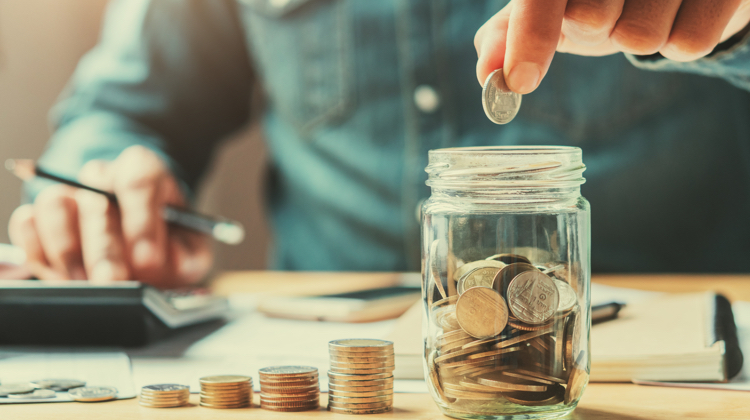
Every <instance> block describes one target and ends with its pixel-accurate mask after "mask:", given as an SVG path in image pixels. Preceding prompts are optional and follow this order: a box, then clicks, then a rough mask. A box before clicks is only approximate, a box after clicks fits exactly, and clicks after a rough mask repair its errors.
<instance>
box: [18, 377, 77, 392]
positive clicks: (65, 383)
mask: <svg viewBox="0 0 750 420" xmlns="http://www.w3.org/2000/svg"><path fill="white" fill-rule="evenodd" d="M31 384H32V385H34V386H35V387H37V388H39V389H51V390H53V391H68V390H70V389H73V388H80V387H82V386H86V382H85V381H79V380H78V379H42V380H37V381H31Z"/></svg>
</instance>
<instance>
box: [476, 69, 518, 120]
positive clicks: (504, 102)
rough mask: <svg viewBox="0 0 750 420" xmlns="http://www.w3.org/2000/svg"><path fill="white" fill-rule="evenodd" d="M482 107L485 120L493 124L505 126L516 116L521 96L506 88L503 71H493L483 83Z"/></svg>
mask: <svg viewBox="0 0 750 420" xmlns="http://www.w3.org/2000/svg"><path fill="white" fill-rule="evenodd" d="M482 107H483V108H484V113H485V114H487V118H489V119H490V121H492V122H493V123H495V124H507V123H509V122H511V121H513V118H515V117H516V114H518V110H519V109H520V108H521V95H520V94H518V93H515V92H513V91H511V90H510V89H509V88H508V85H507V84H506V83H505V75H503V69H497V70H495V71H493V72H492V73H490V75H489V76H487V80H485V81H484V87H482Z"/></svg>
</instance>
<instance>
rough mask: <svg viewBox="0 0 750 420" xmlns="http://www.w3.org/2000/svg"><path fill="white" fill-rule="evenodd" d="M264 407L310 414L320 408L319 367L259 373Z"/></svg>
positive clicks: (265, 408)
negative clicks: (310, 411)
mask: <svg viewBox="0 0 750 420" xmlns="http://www.w3.org/2000/svg"><path fill="white" fill-rule="evenodd" d="M258 374H259V376H260V408H262V409H264V410H271V411H308V410H317V409H318V408H319V407H320V386H319V385H318V368H314V367H310V366H271V367H266V368H263V369H261V370H259V371H258Z"/></svg>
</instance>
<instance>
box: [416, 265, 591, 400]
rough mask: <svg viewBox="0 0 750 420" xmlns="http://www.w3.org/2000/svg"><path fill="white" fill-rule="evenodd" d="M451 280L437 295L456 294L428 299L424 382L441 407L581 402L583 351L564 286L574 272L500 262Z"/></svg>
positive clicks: (573, 297)
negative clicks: (431, 330) (432, 330)
mask: <svg viewBox="0 0 750 420" xmlns="http://www.w3.org/2000/svg"><path fill="white" fill-rule="evenodd" d="M430 259H431V260H434V259H436V257H434V256H430ZM439 272H440V271H439V270H437V269H435V270H432V273H433V275H432V277H435V275H434V273H439ZM451 273H452V276H453V277H452V278H451V279H449V284H448V287H442V285H441V286H440V287H439V289H440V290H449V291H453V294H451V295H447V296H443V294H442V293H441V294H440V295H439V296H438V298H439V300H437V301H436V302H434V303H433V302H432V296H428V297H429V299H430V300H429V302H428V303H429V304H430V316H431V318H432V323H433V324H434V325H437V326H438V329H437V334H435V335H434V336H432V337H430V339H429V342H428V344H429V347H430V348H431V352H430V354H429V355H428V356H429V357H428V367H429V369H430V370H429V377H430V382H431V383H432V385H433V386H434V388H435V389H436V391H437V394H438V395H439V396H440V398H441V399H443V400H444V401H445V402H446V403H449V404H453V403H456V401H457V400H464V401H472V400H474V401H476V403H477V404H479V405H481V404H484V402H486V401H496V402H505V403H506V404H518V405H524V406H540V405H554V404H569V403H571V402H572V401H576V400H577V399H578V397H580V394H581V392H582V390H583V388H584V387H585V384H586V383H587V381H588V372H587V371H586V365H587V358H588V356H587V355H586V352H585V350H583V349H581V348H580V344H581V343H580V341H581V333H582V332H583V331H584V330H583V325H584V324H583V322H584V320H583V316H581V315H582V314H581V311H580V308H579V304H578V294H577V293H576V287H577V284H575V283H573V284H571V283H570V279H569V277H570V276H573V275H575V274H576V273H577V271H576V270H575V269H574V270H572V271H571V270H570V269H569V265H568V264H567V263H561V262H554V261H553V262H549V261H547V262H545V263H544V264H538V265H535V264H533V263H532V261H531V260H530V259H529V258H526V257H525V256H522V255H514V254H498V255H493V256H490V257H487V258H486V259H484V260H479V261H472V262H468V263H466V264H463V265H461V266H460V267H458V268H457V269H456V270H454V271H451ZM435 281H442V280H440V279H439V276H438V278H437V279H436V280H435ZM451 282H455V287H451V286H452V284H451ZM436 287H437V286H436ZM462 407H463V408H464V409H468V407H467V406H465V405H463V406H462ZM489 414H491V413H489Z"/></svg>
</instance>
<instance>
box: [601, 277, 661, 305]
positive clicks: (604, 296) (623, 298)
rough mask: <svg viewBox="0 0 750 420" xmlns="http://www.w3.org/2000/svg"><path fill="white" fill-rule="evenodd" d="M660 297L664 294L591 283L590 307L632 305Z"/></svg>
mask: <svg viewBox="0 0 750 420" xmlns="http://www.w3.org/2000/svg"><path fill="white" fill-rule="evenodd" d="M661 295H664V293H662V292H653V291H648V290H638V289H627V288H625V287H615V286H607V285H604V284H599V283H591V306H595V305H601V304H604V303H609V302H620V303H629V304H634V303H640V302H643V301H646V300H649V299H653V298H656V297H659V296H661Z"/></svg>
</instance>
